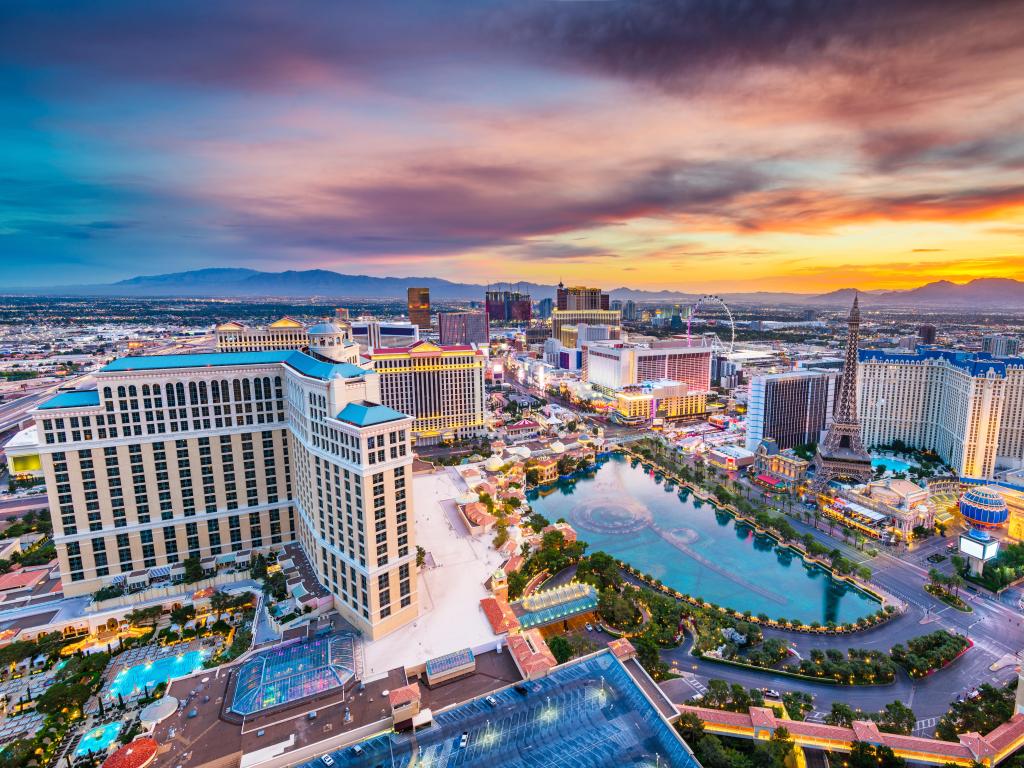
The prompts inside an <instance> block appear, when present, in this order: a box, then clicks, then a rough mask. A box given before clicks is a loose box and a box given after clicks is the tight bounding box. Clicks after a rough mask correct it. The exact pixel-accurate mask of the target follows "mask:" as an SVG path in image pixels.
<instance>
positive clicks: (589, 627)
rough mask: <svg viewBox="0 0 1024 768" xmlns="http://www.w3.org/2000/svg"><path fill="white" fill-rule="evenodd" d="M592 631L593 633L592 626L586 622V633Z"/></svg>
mask: <svg viewBox="0 0 1024 768" xmlns="http://www.w3.org/2000/svg"><path fill="white" fill-rule="evenodd" d="M593 631H594V625H593V624H591V623H590V622H589V621H588V622H587V632H593Z"/></svg>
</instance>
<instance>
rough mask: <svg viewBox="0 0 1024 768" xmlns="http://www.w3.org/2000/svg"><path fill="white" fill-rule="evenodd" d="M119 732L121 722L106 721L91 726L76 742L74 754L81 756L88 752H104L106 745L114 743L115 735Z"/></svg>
mask: <svg viewBox="0 0 1024 768" xmlns="http://www.w3.org/2000/svg"><path fill="white" fill-rule="evenodd" d="M119 733H121V722H120V721H118V722H116V723H107V724H106V725H101V726H99V727H98V728H93V729H92V730H91V731H89V732H88V733H87V734H85V736H83V737H82V740H81V741H80V742H78V748H77V749H76V750H75V755H76V756H77V757H81V756H83V755H87V754H89V753H90V752H95V753H97V754H98V753H100V752H106V751H107V747H109V746H110V745H111V744H113V743H114V740H115V739H116V738H117V735H118V734H119Z"/></svg>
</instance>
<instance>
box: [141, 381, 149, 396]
mask: <svg viewBox="0 0 1024 768" xmlns="http://www.w3.org/2000/svg"><path fill="white" fill-rule="evenodd" d="M142 396H143V397H149V384H143V385H142Z"/></svg>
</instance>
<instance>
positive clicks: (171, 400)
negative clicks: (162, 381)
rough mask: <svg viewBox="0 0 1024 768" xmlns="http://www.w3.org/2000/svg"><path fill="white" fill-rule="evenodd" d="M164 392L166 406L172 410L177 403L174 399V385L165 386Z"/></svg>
mask: <svg viewBox="0 0 1024 768" xmlns="http://www.w3.org/2000/svg"><path fill="white" fill-rule="evenodd" d="M164 392H166V393H167V405H169V406H170V407H171V408H173V407H174V406H175V405H177V402H176V401H175V399H174V385H173V384H167V385H165V386H164Z"/></svg>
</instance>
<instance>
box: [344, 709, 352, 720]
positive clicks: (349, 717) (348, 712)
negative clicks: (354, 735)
mask: <svg viewBox="0 0 1024 768" xmlns="http://www.w3.org/2000/svg"><path fill="white" fill-rule="evenodd" d="M345 722H346V723H351V722H352V710H351V709H349V708H348V707H345Z"/></svg>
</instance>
